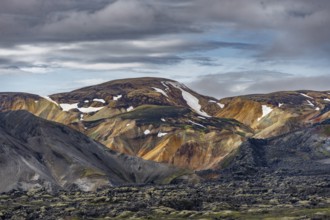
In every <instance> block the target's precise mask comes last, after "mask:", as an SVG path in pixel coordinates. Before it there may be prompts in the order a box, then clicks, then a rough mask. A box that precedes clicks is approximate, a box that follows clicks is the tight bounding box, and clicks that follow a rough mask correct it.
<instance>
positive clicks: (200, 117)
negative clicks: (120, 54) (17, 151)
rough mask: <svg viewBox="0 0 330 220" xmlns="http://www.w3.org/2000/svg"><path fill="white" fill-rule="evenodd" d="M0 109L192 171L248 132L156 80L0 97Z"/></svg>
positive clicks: (213, 162) (215, 107)
mask: <svg viewBox="0 0 330 220" xmlns="http://www.w3.org/2000/svg"><path fill="white" fill-rule="evenodd" d="M0 98H1V99H0V100H1V102H0V108H1V110H2V111H6V110H18V109H24V110H27V111H29V112H31V113H33V114H35V115H36V116H39V117H43V118H45V119H47V120H52V121H56V122H59V123H62V124H65V125H68V126H70V127H71V128H74V129H76V130H78V131H80V132H82V133H84V134H86V135H87V136H89V137H91V138H93V139H94V140H96V141H99V142H101V143H102V144H104V145H106V146H107V147H109V148H110V149H113V150H115V151H117V152H121V153H125V154H128V155H132V156H138V157H141V158H143V159H146V160H153V161H156V162H163V163H170V164H173V165H175V166H178V167H182V168H189V169H193V170H203V169H211V168H217V167H218V165H219V162H220V161H221V160H223V158H225V157H227V156H228V155H230V153H231V152H233V150H235V149H236V148H238V147H239V146H240V144H242V143H243V142H244V141H245V139H246V137H247V136H251V135H253V131H252V130H251V129H250V128H249V127H248V126H246V125H244V124H242V123H240V122H238V121H236V120H232V119H221V118H215V117H211V116H210V115H212V114H215V113H216V112H217V111H219V110H220V108H221V105H220V104H219V103H217V101H216V100H215V99H214V98H211V97H206V96H202V95H199V94H197V93H196V92H193V91H192V90H190V89H189V88H187V87H186V86H184V85H182V84H180V83H178V82H175V81H173V80H167V79H162V78H135V79H125V80H115V81H111V82H107V83H103V84H100V85H96V86H91V87H86V88H82V89H79V90H75V91H72V92H69V93H61V94H55V95H51V96H50V97H39V96H36V95H32V94H22V93H1V94H0Z"/></svg>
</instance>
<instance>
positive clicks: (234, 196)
mask: <svg viewBox="0 0 330 220" xmlns="http://www.w3.org/2000/svg"><path fill="white" fill-rule="evenodd" d="M279 217H283V218H284V217H288V218H286V219H329V218H330V176H329V175H323V176H322V175H319V176H317V177H316V176H275V177H274V176H272V175H270V174H258V175H257V176H254V177H251V178H249V179H244V177H243V178H242V177H239V176H236V177H234V179H232V178H230V179H227V180H222V181H220V182H213V183H200V184H197V185H183V184H181V185H165V186H138V187H137V186H134V187H133V186H125V187H115V188H106V189H103V190H99V191H97V192H82V191H78V190H71V191H69V192H68V191H58V192H47V191H44V190H35V191H33V190H30V191H28V192H22V191H11V192H8V193H3V194H0V219H278V218H279Z"/></svg>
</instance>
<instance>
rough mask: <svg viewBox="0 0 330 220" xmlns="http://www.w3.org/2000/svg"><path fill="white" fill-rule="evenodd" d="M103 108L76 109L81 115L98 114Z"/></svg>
mask: <svg viewBox="0 0 330 220" xmlns="http://www.w3.org/2000/svg"><path fill="white" fill-rule="evenodd" d="M102 108H104V106H103V107H87V108H77V109H78V110H79V111H80V112H83V113H92V112H98V111H100V110H101V109H102Z"/></svg>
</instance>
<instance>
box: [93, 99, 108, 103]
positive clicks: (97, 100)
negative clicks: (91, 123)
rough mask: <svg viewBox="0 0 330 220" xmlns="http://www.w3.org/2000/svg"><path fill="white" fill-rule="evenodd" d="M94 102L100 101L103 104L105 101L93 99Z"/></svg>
mask: <svg viewBox="0 0 330 220" xmlns="http://www.w3.org/2000/svg"><path fill="white" fill-rule="evenodd" d="M93 101H94V102H102V103H103V104H104V103H105V100H104V99H93Z"/></svg>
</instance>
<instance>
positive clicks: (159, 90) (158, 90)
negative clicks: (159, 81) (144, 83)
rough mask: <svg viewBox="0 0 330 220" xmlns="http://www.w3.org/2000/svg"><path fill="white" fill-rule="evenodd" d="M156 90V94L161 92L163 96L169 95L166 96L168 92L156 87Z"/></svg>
mask: <svg viewBox="0 0 330 220" xmlns="http://www.w3.org/2000/svg"><path fill="white" fill-rule="evenodd" d="M152 88H153V89H154V90H156V92H159V93H161V94H163V95H164V96H166V97H168V95H167V94H166V92H165V91H164V90H162V89H159V88H156V87H152Z"/></svg>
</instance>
